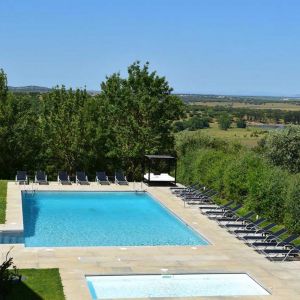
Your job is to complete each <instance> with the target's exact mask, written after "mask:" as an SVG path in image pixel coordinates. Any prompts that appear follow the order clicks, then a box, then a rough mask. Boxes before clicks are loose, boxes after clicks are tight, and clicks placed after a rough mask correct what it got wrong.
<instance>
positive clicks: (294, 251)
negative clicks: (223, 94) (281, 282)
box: [263, 246, 300, 261]
mask: <svg viewBox="0 0 300 300" xmlns="http://www.w3.org/2000/svg"><path fill="white" fill-rule="evenodd" d="M263 253H264V254H265V256H266V257H267V258H268V259H269V260H279V261H285V260H287V259H290V258H294V257H296V256H297V255H299V254H300V246H297V247H290V248H288V249H282V248H277V249H265V250H264V251H263Z"/></svg>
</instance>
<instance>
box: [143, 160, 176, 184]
mask: <svg viewBox="0 0 300 300" xmlns="http://www.w3.org/2000/svg"><path fill="white" fill-rule="evenodd" d="M159 164H160V166H159ZM162 166H163V168H164V172H165V173H161V172H160V170H159V169H161V167H162ZM172 169H174V177H172V176H171V175H170V172H171V170H172ZM176 169H177V160H176V157H174V156H170V155H145V157H144V163H143V180H144V182H146V183H148V184H149V185H150V184H151V183H156V184H175V185H176ZM166 170H167V172H166Z"/></svg>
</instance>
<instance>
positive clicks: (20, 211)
mask: <svg viewBox="0 0 300 300" xmlns="http://www.w3.org/2000/svg"><path fill="white" fill-rule="evenodd" d="M47 186H48V185H47ZM47 186H46V187H47ZM21 187H23V186H21ZM122 187H123V186H122ZM26 192H28V193H35V192H38V193H43V192H45V193H47V192H48V193H49V192H56V193H68V192H69V193H70V192H75V193H137V192H138V193H147V194H148V196H149V197H150V198H151V199H152V200H153V201H155V202H156V203H157V204H158V205H160V206H161V207H162V208H163V209H165V210H166V211H167V213H169V214H171V215H172V216H173V217H174V218H175V219H176V220H178V221H179V222H181V223H182V224H183V225H185V226H186V227H188V228H189V230H191V231H192V232H193V234H195V235H197V236H198V237H199V238H200V239H202V240H204V241H205V242H206V243H207V244H205V245H189V244H186V245H99V246H95V245H93V246H29V247H26V246H25V240H24V243H21V244H24V247H25V248H33V249H50V248H51V249H52V248H67V249H72V248H102V247H104V248H108V247H117V248H130V247H191V248H194V247H207V246H210V245H213V242H212V241H211V240H210V239H209V238H207V236H205V235H204V234H203V233H202V232H200V231H199V230H198V229H196V228H195V227H194V226H193V225H194V224H189V223H188V221H186V220H184V219H183V218H181V217H180V216H179V215H178V214H177V213H176V212H174V211H173V210H172V209H170V208H169V207H167V206H166V205H165V204H164V203H163V202H161V201H160V200H159V199H158V198H157V197H155V196H154V195H153V194H152V193H151V192H149V191H148V190H146V189H145V190H133V189H131V190H128V189H127V190H118V191H116V190H105V189H104V190H88V191H85V190H59V189H57V190H55V189H52V190H51V189H46V188H45V189H43V190H38V189H36V190H27V189H25V188H24V187H23V189H21V190H20V199H18V198H17V197H15V198H13V199H16V200H17V201H18V202H17V205H16V203H15V202H13V204H14V206H16V207H17V210H18V214H16V215H13V216H15V217H16V219H14V220H13V222H11V223H8V224H5V227H4V228H1V225H3V224H0V233H1V232H4V233H8V232H13V233H20V234H22V233H23V234H24V223H23V207H22V201H23V194H24V193H26ZM7 206H8V205H7ZM7 210H9V208H8V207H7ZM15 210H16V208H15ZM11 215H12V214H11ZM11 215H10V216H11ZM10 221H11V220H10ZM9 224H14V225H15V224H18V226H20V228H15V227H14V228H10V227H9Z"/></svg>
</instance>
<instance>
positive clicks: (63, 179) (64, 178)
mask: <svg viewBox="0 0 300 300" xmlns="http://www.w3.org/2000/svg"><path fill="white" fill-rule="evenodd" d="M57 181H58V182H59V183H60V184H71V181H70V177H69V175H68V174H67V172H65V171H60V172H58V176H57Z"/></svg>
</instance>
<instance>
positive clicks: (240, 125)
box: [236, 119, 247, 128]
mask: <svg viewBox="0 0 300 300" xmlns="http://www.w3.org/2000/svg"><path fill="white" fill-rule="evenodd" d="M236 127H237V128H246V127H247V123H246V121H245V120H244V119H238V120H237V121H236Z"/></svg>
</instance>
